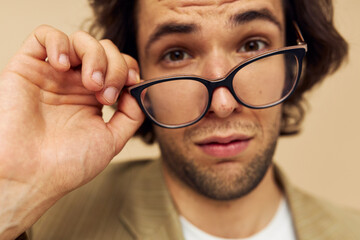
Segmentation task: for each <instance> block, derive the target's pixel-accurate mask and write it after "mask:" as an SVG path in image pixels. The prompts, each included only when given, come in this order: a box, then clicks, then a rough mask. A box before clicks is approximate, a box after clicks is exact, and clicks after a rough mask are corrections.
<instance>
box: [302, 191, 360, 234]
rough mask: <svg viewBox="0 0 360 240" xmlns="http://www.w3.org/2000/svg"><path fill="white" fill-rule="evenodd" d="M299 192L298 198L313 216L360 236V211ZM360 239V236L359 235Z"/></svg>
mask: <svg viewBox="0 0 360 240" xmlns="http://www.w3.org/2000/svg"><path fill="white" fill-rule="evenodd" d="M296 191H297V195H298V196H297V197H299V198H301V201H302V202H303V204H304V205H305V204H306V205H307V208H308V210H311V211H309V213H310V212H312V215H317V214H319V215H322V216H324V217H326V218H327V219H328V221H332V222H334V223H336V225H338V226H339V227H340V226H341V227H342V228H344V229H347V230H350V229H354V230H356V231H357V232H358V233H359V234H360V211H359V210H357V209H351V208H349V207H343V206H339V205H336V204H334V203H331V202H329V201H327V200H325V199H322V198H319V197H317V196H313V195H312V194H309V193H306V192H304V191H301V190H296ZM359 239H360V235H359Z"/></svg>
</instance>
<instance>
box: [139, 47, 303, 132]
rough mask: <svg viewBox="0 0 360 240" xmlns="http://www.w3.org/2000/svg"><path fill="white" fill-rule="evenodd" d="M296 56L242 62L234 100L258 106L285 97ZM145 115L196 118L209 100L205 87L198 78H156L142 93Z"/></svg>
mask: <svg viewBox="0 0 360 240" xmlns="http://www.w3.org/2000/svg"><path fill="white" fill-rule="evenodd" d="M298 66H299V64H298V60H297V57H296V56H295V55H294V54H292V53H289V52H284V53H281V54H276V55H271V56H267V57H264V58H261V59H258V60H256V61H254V62H251V63H250V64H248V65H246V66H244V67H243V68H241V69H240V70H238V71H237V73H236V74H235V75H234V77H233V81H232V87H233V90H234V93H235V94H236V98H237V101H239V102H241V103H242V104H245V105H248V106H250V107H255V108H261V107H267V106H268V105H271V104H274V103H277V102H279V101H281V100H282V99H284V98H285V97H287V95H289V94H290V93H291V91H292V89H293V88H294V86H295V84H296V79H297V76H298V73H299V69H298V68H299V67H298ZM141 101H142V104H143V106H144V109H145V110H146V112H147V113H148V115H149V116H150V117H151V118H152V119H153V120H155V121H157V122H158V123H160V124H164V125H172V126H176V125H181V124H186V123H191V122H194V121H196V120H198V119H199V117H201V116H202V115H203V114H204V112H205V111H206V110H207V107H208V104H209V91H208V88H207V87H206V86H205V85H204V84H203V83H202V82H200V81H196V80H191V79H184V80H181V79H180V80H179V79H177V80H173V81H166V82H159V83H157V84H154V85H151V86H150V87H148V88H146V89H144V90H143V92H142V93H141Z"/></svg>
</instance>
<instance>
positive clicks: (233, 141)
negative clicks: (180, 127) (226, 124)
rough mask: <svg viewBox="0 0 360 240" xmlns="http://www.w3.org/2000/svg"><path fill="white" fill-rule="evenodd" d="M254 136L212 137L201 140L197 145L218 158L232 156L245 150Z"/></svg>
mask: <svg viewBox="0 0 360 240" xmlns="http://www.w3.org/2000/svg"><path fill="white" fill-rule="evenodd" d="M251 140H252V137H250V136H242V135H241V136H238V135H234V136H228V137H216V136H214V137H210V138H206V139H204V140H201V141H199V142H196V145H197V146H198V147H199V148H200V149H201V150H202V151H203V152H204V153H205V154H207V155H210V156H212V157H217V158H230V157H235V156H236V155H239V154H241V153H242V152H244V151H245V150H246V149H247V148H248V146H249V144H250V142H251Z"/></svg>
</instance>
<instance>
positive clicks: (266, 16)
mask: <svg viewBox="0 0 360 240" xmlns="http://www.w3.org/2000/svg"><path fill="white" fill-rule="evenodd" d="M258 19H262V20H267V21H270V22H272V23H274V24H275V25H276V26H277V27H278V28H279V29H280V30H282V26H281V23H280V21H279V20H278V19H277V18H276V17H275V16H274V14H273V13H272V12H271V11H270V10H268V9H266V8H263V9H260V10H248V11H246V12H242V13H237V14H235V15H233V16H231V17H230V21H229V24H230V25H231V26H232V27H236V26H238V25H243V24H246V23H248V22H251V21H254V20H258ZM199 29H200V27H199V26H198V25H196V24H194V23H178V22H165V23H162V24H160V25H158V26H157V27H156V28H155V30H154V32H153V33H152V34H151V35H150V37H149V40H148V41H147V43H146V45H145V53H146V54H148V52H149V49H150V46H151V45H152V44H153V43H154V42H156V41H157V40H159V39H160V38H162V37H164V36H166V35H171V34H176V33H180V34H181V33H185V34H189V33H194V32H197V31H199Z"/></svg>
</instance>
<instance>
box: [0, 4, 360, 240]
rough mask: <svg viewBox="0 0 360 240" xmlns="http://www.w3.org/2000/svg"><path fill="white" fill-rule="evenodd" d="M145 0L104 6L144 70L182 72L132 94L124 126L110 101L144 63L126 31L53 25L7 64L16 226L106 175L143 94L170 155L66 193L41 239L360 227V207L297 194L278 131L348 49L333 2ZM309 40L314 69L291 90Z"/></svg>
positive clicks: (345, 231) (123, 108)
mask: <svg viewBox="0 0 360 240" xmlns="http://www.w3.org/2000/svg"><path fill="white" fill-rule="evenodd" d="M110 2H111V4H110ZM122 4H125V5H122ZM132 4H133V3H129V2H125V3H121V2H118V1H109V2H106V1H99V2H93V6H94V8H95V10H96V11H97V14H98V22H99V23H100V24H101V25H104V27H105V28H106V31H105V37H107V38H110V39H111V40H113V42H114V43H115V44H116V45H117V46H119V47H120V48H121V49H122V50H124V52H126V53H129V54H131V55H132V56H133V57H137V58H138V62H139V64H140V66H141V78H142V79H146V80H148V79H158V78H160V77H161V78H164V77H167V78H166V80H164V79H162V80H151V81H145V82H143V83H141V84H139V85H135V87H130V88H129V89H130V93H131V94H133V96H135V97H136V98H137V99H140V100H141V101H139V102H138V103H137V102H136V101H135V99H134V98H133V97H131V96H130V94H129V93H128V92H127V91H123V92H122V94H121V96H120V99H119V101H118V108H117V110H118V111H117V112H116V113H115V115H114V117H113V118H112V119H111V120H110V122H109V123H104V122H103V120H102V118H101V106H102V105H104V104H106V105H110V104H113V103H114V102H115V101H116V99H117V98H118V96H119V95H120V90H121V89H122V88H123V87H124V86H133V85H134V84H136V83H139V82H140V77H139V67H138V65H137V61H136V60H135V59H134V58H132V57H130V56H129V55H125V54H123V53H120V52H119V51H118V49H117V47H116V46H115V45H114V44H113V43H112V42H111V41H108V40H102V41H97V40H95V39H94V38H92V37H91V36H90V35H88V34H86V33H83V32H79V33H76V34H74V35H72V36H70V37H68V36H66V35H64V34H63V33H61V32H60V31H58V30H55V29H53V28H51V27H48V26H42V27H39V28H38V29H36V30H35V32H34V33H33V34H32V35H31V36H30V37H29V39H28V40H27V41H26V42H25V43H24V46H23V47H22V49H21V50H20V51H19V53H18V54H17V55H16V56H15V57H14V59H13V60H12V61H11V62H10V63H9V65H8V66H7V67H6V69H5V71H4V72H3V74H2V75H1V81H0V91H1V92H0V98H1V99H0V100H1V101H0V102H1V104H2V105H1V106H0V109H1V110H2V113H3V114H2V118H1V120H0V121H1V122H0V128H1V129H0V134H1V135H0V137H1V142H2V146H1V148H0V153H1V161H2V164H1V168H0V176H1V178H0V179H1V182H0V184H1V185H0V187H1V189H2V190H1V192H2V198H1V200H0V201H1V202H0V205H1V206H2V209H1V210H0V211H1V212H0V221H1V223H3V224H2V228H1V235H0V236H1V238H3V239H12V238H15V237H17V236H19V235H20V234H21V233H22V232H23V231H25V230H27V229H29V228H30V227H31V226H32V225H33V224H34V223H35V222H36V221H37V220H38V219H39V218H40V217H41V216H42V215H43V214H44V213H45V211H47V210H48V209H49V208H50V207H51V206H53V205H54V204H55V202H57V201H58V200H59V199H60V198H63V197H64V196H65V195H66V194H67V193H69V192H70V191H72V190H74V189H76V188H79V187H80V186H82V185H84V184H85V183H87V182H89V181H90V180H91V179H93V178H94V177H95V176H96V175H98V174H99V173H100V172H101V171H102V170H103V169H104V168H105V167H106V166H107V165H108V163H109V161H110V160H111V159H112V157H113V156H115V155H116V154H117V153H118V152H119V151H120V150H121V149H122V147H123V146H124V145H125V143H126V142H127V140H128V139H129V138H130V137H131V136H132V135H133V134H134V133H135V131H136V130H137V129H138V128H139V127H140V125H141V124H142V122H143V120H144V116H143V114H142V112H141V110H140V108H139V105H140V106H141V107H142V108H143V111H144V112H146V114H147V115H148V116H149V118H152V120H153V122H154V124H155V125H151V126H153V129H146V124H147V126H149V123H145V125H143V127H142V129H141V130H140V132H139V133H140V134H145V136H146V135H147V136H151V138H154V137H156V139H157V141H158V142H159V144H160V147H161V152H162V160H161V161H141V162H138V163H130V164H125V165H124V164H121V165H119V166H112V167H109V168H108V169H107V170H106V171H105V172H104V173H102V174H101V175H100V176H99V177H97V178H96V179H94V181H93V182H92V183H90V184H89V185H86V186H84V187H82V188H80V189H79V190H76V191H74V192H73V193H70V194H69V195H67V196H66V197H65V198H63V199H62V200H60V201H58V204H57V205H56V206H55V207H54V208H52V209H51V210H49V211H48V215H47V216H46V217H45V218H43V219H41V220H40V221H39V222H38V225H35V226H34V228H33V229H32V231H33V232H32V233H30V234H31V235H33V237H34V239H109V238H119V239H183V238H184V237H185V238H186V239H200V238H203V239H218V238H220V239H224V238H230V239H244V238H248V239H358V238H359V232H358V231H357V229H356V228H355V226H357V225H358V224H359V222H360V220H359V216H358V215H357V214H355V213H350V212H343V211H339V210H337V209H335V208H333V207H331V206H329V205H328V204H326V203H323V202H320V201H318V200H315V199H312V198H311V197H309V196H307V195H305V194H302V193H300V192H298V191H297V190H295V189H293V188H292V187H291V186H290V185H289V184H288V183H287V181H286V179H284V177H283V176H282V174H281V173H279V170H276V167H275V166H274V165H273V164H272V163H271V160H272V155H273V152H274V149H275V146H276V141H277V138H278V136H279V134H280V133H289V132H294V131H295V130H296V129H295V130H294V126H296V124H293V120H294V119H295V122H296V123H297V122H298V120H299V119H300V118H301V117H300V118H299V117H298V118H296V117H297V113H298V112H300V113H301V110H299V109H301V108H299V100H301V96H302V93H303V92H304V91H306V90H308V89H310V88H311V87H312V86H313V85H314V84H315V83H316V82H318V81H319V80H321V79H322V78H323V77H324V76H325V75H326V73H328V72H331V71H333V70H335V69H336V68H337V67H338V66H339V64H340V63H341V59H342V58H343V57H344V55H345V53H346V44H345V43H344V41H343V40H342V38H341V37H340V36H339V35H338V34H337V32H336V31H335V29H334V28H333V26H332V24H331V16H329V15H327V13H328V12H327V9H326V7H324V6H328V7H330V8H331V5H329V4H330V3H328V2H320V1H319V3H318V5H317V4H315V3H313V2H309V3H306V2H305V1H298V2H294V3H292V2H291V4H290V2H287V1H284V2H282V1H280V0H251V1H247V0H240V1H155V0H139V1H138V2H137V3H136V6H135V7H134V6H126V5H132ZM134 4H135V3H134ZM324 4H327V5H324ZM131 7H132V8H131ZM291 9H292V10H293V12H292V10H291ZM121 10H122V11H123V12H120V11H121ZM116 16H121V17H124V19H125V20H127V21H130V19H132V18H134V19H135V21H134V23H132V22H131V21H130V23H128V24H124V22H122V21H121V19H120V20H119V19H118V18H116ZM314 16H316V19H311V17H314ZM329 17H330V19H329ZM292 20H296V22H297V23H298V24H299V26H300V29H298V27H297V25H296V24H292ZM316 24H317V25H316ZM131 26H133V28H132V27H131ZM309 26H311V27H309ZM303 27H304V28H305V29H303ZM115 30H116V31H115ZM300 30H302V31H303V33H304V39H303V38H302V36H301V33H300ZM304 30H305V31H304ZM111 34H113V35H111ZM131 34H132V35H131ZM131 36H132V37H131ZM119 39H120V40H121V41H120V40H119ZM296 40H298V41H296ZM304 40H305V41H308V43H309V53H308V55H307V58H306V68H305V69H304V75H303V79H302V81H301V82H300V83H298V89H297V92H296V93H294V94H293V95H292V96H291V98H288V96H289V95H290V94H291V93H292V90H293V89H294V87H295V86H296V84H297V80H298V77H299V73H300V69H301V65H300V64H301V62H302V61H301V60H302V57H303V54H305V52H306V44H305V42H304ZM330 40H331V41H330ZM131 42H136V48H135V47H134V46H133V45H132V44H131ZM296 44H299V45H296ZM331 44H333V45H331ZM293 45H296V46H295V47H291V48H286V49H282V50H281V51H276V49H280V48H283V47H285V46H293ZM275 51H276V52H275ZM320 53H321V54H320ZM255 60H256V61H255ZM239 63H243V64H242V65H240V66H241V67H239V68H234V67H235V66H238V65H239ZM315 64H316V65H315ZM175 75H185V76H187V77H181V78H176V79H175V78H174V77H171V76H175ZM190 75H191V76H194V75H195V76H197V77H196V78H195V77H189V76H190ZM169 76H170V77H169ZM199 77H201V79H200V78H199ZM204 79H205V80H204ZM219 79H222V81H218V80H219ZM206 80H210V81H206ZM148 83H156V85H151V86H150V85H149V86H148V85H147V84H148ZM220 83H222V84H223V85H214V84H220ZM230 83H231V84H230ZM156 86H157V87H156ZM159 86H160V87H159ZM214 86H215V87H214ZM143 88H144V89H143ZM208 89H210V90H208ZM188 93H190V94H188ZM297 93H298V94H297ZM210 99H211V102H210ZM285 99H286V100H287V102H285V103H282V101H283V100H285ZM206 100H209V101H206ZM294 107H295V108H294ZM164 109H165V110H164ZM294 109H295V110H298V112H295V113H294ZM179 113H180V114H179ZM300 115H301V114H300ZM174 116H175V117H174ZM158 125H159V126H158ZM160 125H161V126H160ZM169 128H175V129H169ZM19 143H20V144H21V145H20V146H21V149H19V151H13V149H18V146H19ZM23 236H24V235H23Z"/></svg>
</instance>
